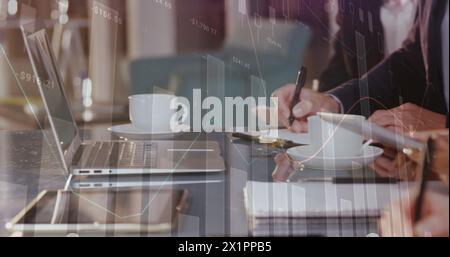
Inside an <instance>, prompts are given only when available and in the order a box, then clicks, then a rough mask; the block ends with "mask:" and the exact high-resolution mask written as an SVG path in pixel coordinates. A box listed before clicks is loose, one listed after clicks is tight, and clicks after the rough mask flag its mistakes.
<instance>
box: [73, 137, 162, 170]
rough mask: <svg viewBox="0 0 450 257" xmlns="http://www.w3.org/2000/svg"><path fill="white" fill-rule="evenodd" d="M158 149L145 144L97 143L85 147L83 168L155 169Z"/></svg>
mask: <svg viewBox="0 0 450 257" xmlns="http://www.w3.org/2000/svg"><path fill="white" fill-rule="evenodd" d="M156 156H157V147H156V144H154V143H145V142H95V143H92V144H87V145H84V146H83V156H82V159H81V163H82V166H84V167H95V168H109V167H111V168H113V167H124V168H154V167H155V166H156Z"/></svg>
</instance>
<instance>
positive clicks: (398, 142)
mask: <svg viewBox="0 0 450 257" xmlns="http://www.w3.org/2000/svg"><path fill="white" fill-rule="evenodd" d="M317 115H318V116H320V118H321V119H322V120H325V121H327V122H331V123H333V124H335V125H336V126H341V127H343V128H345V129H348V130H350V131H352V132H354V133H357V134H360V135H363V136H364V137H365V138H366V139H372V140H373V141H375V142H377V143H380V144H382V145H384V146H389V147H392V148H394V149H396V150H398V151H401V152H404V151H405V150H418V151H422V150H424V149H425V144H424V143H422V142H420V141H417V140H415V139H413V138H411V137H408V136H405V135H403V134H399V133H395V132H394V131H392V130H389V129H386V128H383V127H380V126H378V125H376V124H375V123H372V122H369V121H364V122H354V121H353V120H352V119H346V118H345V117H346V114H333V113H317Z"/></svg>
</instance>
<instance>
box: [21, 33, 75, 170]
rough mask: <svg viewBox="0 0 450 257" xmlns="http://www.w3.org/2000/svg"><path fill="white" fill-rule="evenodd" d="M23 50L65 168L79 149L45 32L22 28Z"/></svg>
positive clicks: (73, 125)
mask: <svg viewBox="0 0 450 257" xmlns="http://www.w3.org/2000/svg"><path fill="white" fill-rule="evenodd" d="M22 30H23V35H24V38H25V41H26V46H27V51H28V54H29V57H30V61H31V62H32V65H33V69H34V73H35V76H36V82H37V85H38V86H39V89H40V92H41V95H42V97H43V101H44V104H45V108H46V112H47V114H48V116H49V119H50V124H51V127H52V129H53V133H54V135H55V139H56V141H57V143H58V144H59V149H60V151H61V154H62V155H63V156H62V157H63V158H64V159H65V161H66V163H65V165H66V168H68V167H67V166H69V165H70V164H71V161H72V156H73V154H74V152H75V151H76V150H77V148H78V146H79V141H80V140H79V133H78V129H77V126H76V123H75V120H74V117H73V114H72V111H71V109H70V106H69V102H68V100H67V97H66V94H65V92H64V88H63V84H62V81H61V76H60V74H59V71H58V67H57V64H56V61H55V58H54V54H53V52H52V51H53V50H52V48H51V45H50V43H49V40H48V37H47V33H46V31H45V29H42V30H38V31H37V32H33V33H29V32H28V31H27V30H26V28H24V27H22Z"/></svg>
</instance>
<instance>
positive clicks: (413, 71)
mask: <svg viewBox="0 0 450 257" xmlns="http://www.w3.org/2000/svg"><path fill="white" fill-rule="evenodd" d="M420 42H421V41H420V29H419V21H418V22H417V23H416V25H415V26H414V27H413V28H412V30H411V32H410V35H409V37H408V39H407V40H406V41H405V43H404V45H403V48H402V49H400V50H398V51H397V52H395V53H393V54H392V55H391V56H390V57H388V58H386V59H385V60H384V61H383V62H381V63H380V64H379V65H377V66H376V67H375V68H373V69H372V70H371V71H370V72H369V73H367V74H366V75H365V76H363V77H362V78H361V79H359V80H352V81H349V82H347V83H344V84H342V85H341V86H339V87H337V88H336V89H334V90H331V91H329V92H328V93H329V94H332V95H334V96H335V97H337V98H338V99H339V100H340V101H341V102H342V104H343V107H344V110H343V111H344V112H345V113H352V114H362V115H365V116H367V117H368V116H370V115H371V114H372V113H373V112H374V111H376V110H378V109H389V108H394V107H396V106H398V105H399V104H400V103H401V102H400V101H401V96H402V95H403V94H404V93H409V90H414V89H417V88H421V87H422V88H423V87H424V83H425V81H426V78H425V68H424V61H423V56H422V51H421V46H420ZM419 91H420V90H419ZM364 106H369V107H370V110H369V111H368V112H366V111H362V110H367V109H366V108H365V107H364ZM364 112H365V113H364Z"/></svg>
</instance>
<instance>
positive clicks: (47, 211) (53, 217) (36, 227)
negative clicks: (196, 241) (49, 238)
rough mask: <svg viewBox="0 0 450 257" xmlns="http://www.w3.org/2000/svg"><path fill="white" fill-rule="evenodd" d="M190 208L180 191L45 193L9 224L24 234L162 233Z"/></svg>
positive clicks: (171, 227)
mask: <svg viewBox="0 0 450 257" xmlns="http://www.w3.org/2000/svg"><path fill="white" fill-rule="evenodd" d="M186 206H187V191H186V190H179V189H161V190H156V189H155V190H153V189H130V190H111V189H109V190H108V189H89V190H80V191H64V190H60V191H43V192H41V193H40V194H39V195H38V196H37V197H36V198H35V199H34V200H33V201H32V202H31V203H30V204H29V205H28V206H27V207H25V208H24V209H23V210H22V211H21V212H20V213H19V214H18V215H17V216H16V217H14V218H13V219H12V220H11V221H10V222H8V223H7V224H6V228H7V229H8V230H9V231H11V232H22V233H25V234H26V233H34V234H36V233H43V234H45V233H50V234H53V233H56V234H59V233H65V234H71V233H97V234H98V233H142V232H145V233H163V232H170V231H172V230H173V229H174V228H175V227H176V226H177V224H178V217H179V215H178V214H179V213H180V212H182V211H183V210H184V209H185V208H186Z"/></svg>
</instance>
